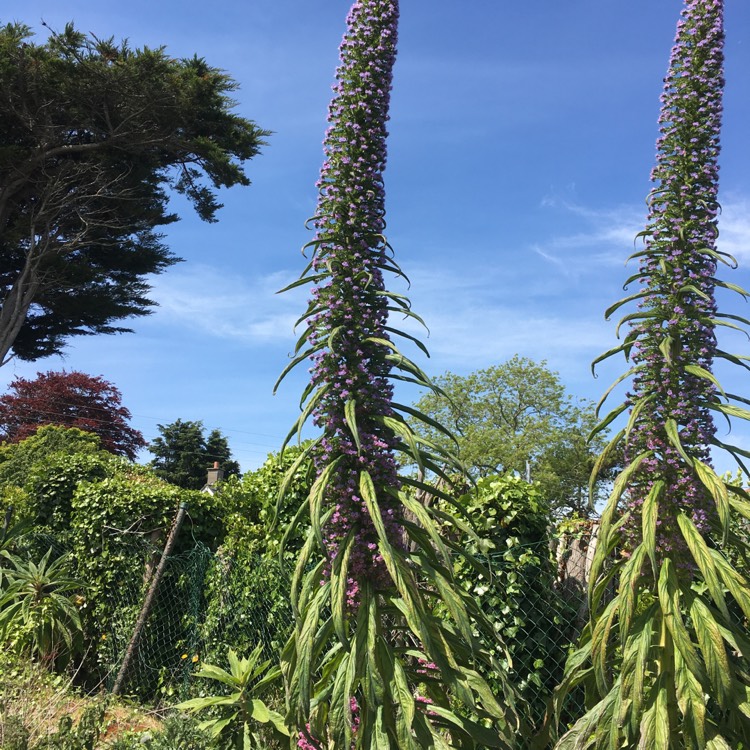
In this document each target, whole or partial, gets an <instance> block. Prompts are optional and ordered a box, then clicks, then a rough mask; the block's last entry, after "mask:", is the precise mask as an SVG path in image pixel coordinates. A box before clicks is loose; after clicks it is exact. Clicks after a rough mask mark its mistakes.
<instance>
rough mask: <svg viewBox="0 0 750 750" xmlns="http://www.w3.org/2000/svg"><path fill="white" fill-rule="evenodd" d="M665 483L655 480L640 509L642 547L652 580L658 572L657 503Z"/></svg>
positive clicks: (661, 496) (662, 495) (662, 494)
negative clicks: (648, 563) (650, 570)
mask: <svg viewBox="0 0 750 750" xmlns="http://www.w3.org/2000/svg"><path fill="white" fill-rule="evenodd" d="M665 488H666V483H665V482H664V480H663V479H657V480H656V481H655V482H654V483H653V485H652V486H651V489H650V490H649V493H648V495H646V499H645V500H644V501H643V507H642V508H641V531H642V534H643V547H644V549H645V550H646V552H647V554H648V558H649V560H651V568H652V570H653V573H654V579H656V578H657V576H658V572H657V567H656V522H657V519H658V516H659V503H660V502H661V499H662V498H663V497H664V490H665Z"/></svg>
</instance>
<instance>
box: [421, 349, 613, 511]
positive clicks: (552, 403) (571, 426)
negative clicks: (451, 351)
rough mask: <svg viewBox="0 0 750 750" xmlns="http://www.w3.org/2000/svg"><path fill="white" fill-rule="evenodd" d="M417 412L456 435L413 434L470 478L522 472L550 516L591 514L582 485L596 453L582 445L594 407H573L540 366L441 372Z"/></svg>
mask: <svg viewBox="0 0 750 750" xmlns="http://www.w3.org/2000/svg"><path fill="white" fill-rule="evenodd" d="M434 382H435V385H436V386H438V388H439V389H440V390H439V391H429V392H428V393H426V394H425V395H424V396H423V397H422V398H421V399H420V400H419V401H418V403H417V404H416V408H417V409H418V410H419V411H420V412H422V413H424V414H426V415H428V416H430V417H431V418H432V419H433V420H435V421H436V422H437V423H439V424H445V425H448V426H449V427H451V428H453V429H455V433H456V436H455V442H453V440H452V439H451V438H450V437H448V436H447V435H446V434H445V433H444V432H443V431H442V430H439V429H437V428H436V427H435V426H433V425H431V424H430V423H428V422H424V421H419V420H413V427H414V429H415V431H416V432H417V433H418V434H420V435H423V436H425V437H426V438H428V439H429V440H430V441H432V442H433V443H435V444H437V445H439V446H441V447H442V448H443V449H444V450H446V451H448V452H455V453H456V455H457V457H458V458H459V460H460V461H461V462H462V463H463V465H464V466H465V467H466V468H467V469H468V470H469V472H470V473H471V474H473V475H474V476H475V477H481V476H490V475H493V474H498V473H506V472H516V473H518V474H519V475H520V476H522V477H526V476H527V474H528V475H530V478H531V479H532V480H534V481H535V482H538V483H539V486H540V488H541V491H542V494H543V495H544V496H545V497H546V498H547V500H548V502H549V503H550V505H551V506H552V507H553V508H554V509H557V510H566V509H569V510H574V511H578V512H579V513H585V512H590V511H591V510H592V509H593V508H591V507H590V504H589V493H588V480H589V476H590V474H591V470H592V468H593V466H594V462H595V458H596V448H597V447H603V445H604V443H603V441H602V438H601V437H598V438H596V439H595V441H594V443H593V444H587V437H588V435H589V433H590V432H591V430H592V429H593V428H594V426H595V425H596V421H597V420H596V417H595V415H594V407H593V404H588V403H585V402H584V403H580V404H576V403H574V402H573V400H572V398H571V397H570V396H569V395H568V394H566V392H565V388H564V386H563V384H562V383H561V382H560V378H559V376H558V374H557V373H556V372H553V371H552V370H550V369H549V368H548V367H547V366H546V363H545V362H541V363H537V362H534V361H533V360H530V359H528V358H526V357H519V356H518V355H516V356H514V357H513V358H511V359H510V360H508V361H507V362H505V363H504V364H502V365H496V366H494V367H489V368H487V369H484V370H477V371H476V372H473V373H471V374H469V375H466V376H461V375H455V374H454V373H450V372H447V373H445V374H444V375H442V376H441V377H438V378H436V379H435V381H434Z"/></svg>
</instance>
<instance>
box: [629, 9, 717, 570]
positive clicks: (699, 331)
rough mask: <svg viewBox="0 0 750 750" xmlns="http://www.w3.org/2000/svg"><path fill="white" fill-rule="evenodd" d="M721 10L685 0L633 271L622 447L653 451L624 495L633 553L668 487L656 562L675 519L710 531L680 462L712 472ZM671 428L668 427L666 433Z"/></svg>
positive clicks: (675, 536) (666, 548) (673, 540)
mask: <svg viewBox="0 0 750 750" xmlns="http://www.w3.org/2000/svg"><path fill="white" fill-rule="evenodd" d="M723 42H724V30H723V2H722V0H688V1H687V2H686V6H685V8H684V9H683V11H682V14H681V17H680V21H679V23H678V26H677V36H676V40H675V44H674V47H673V49H672V54H671V59H670V67H669V73H668V75H667V77H666V78H665V79H664V84H665V85H664V93H663V94H662V97H661V102H662V109H661V115H660V118H659V124H660V131H661V135H660V137H659V139H658V141H657V163H656V167H655V168H654V170H653V172H652V175H651V178H652V181H653V182H655V183H656V187H655V188H654V189H653V190H652V192H651V196H650V207H651V210H650V214H649V220H648V225H647V229H646V232H645V237H646V240H645V242H646V248H645V252H644V254H643V255H642V259H641V264H640V275H641V278H640V283H641V284H642V285H643V287H644V288H643V290H642V291H643V292H644V293H645V296H644V297H643V299H642V300H641V303H640V307H639V313H641V314H642V316H643V317H641V318H640V319H639V322H638V323H637V324H636V325H634V326H633V330H632V333H633V334H635V343H634V345H633V349H634V354H633V361H634V363H635V364H636V365H639V366H640V370H639V372H638V373H637V375H636V377H635V378H634V383H633V388H632V392H631V393H629V394H628V398H629V401H630V403H631V404H632V406H633V408H637V407H638V405H639V403H640V402H643V401H647V404H646V405H645V408H643V409H642V410H641V411H640V413H639V416H638V418H637V419H636V420H635V424H634V427H633V429H632V431H631V433H630V435H629V437H628V441H627V445H626V459H627V460H628V461H632V460H633V459H635V458H636V456H638V455H640V454H642V453H644V452H650V455H649V457H648V458H646V460H644V461H643V463H642V464H641V467H640V469H639V471H638V472H637V473H636V475H635V477H634V480H633V481H632V483H631V484H630V487H629V496H628V503H629V507H630V510H631V512H632V519H633V522H632V523H631V525H630V527H629V535H630V542H631V544H634V543H636V540H637V539H638V538H639V536H640V527H641V513H640V511H641V507H642V505H643V502H644V500H645V499H646V497H647V496H648V494H649V492H650V491H651V488H652V486H653V484H654V482H655V481H657V480H661V481H663V482H664V483H665V492H664V495H663V498H662V500H661V502H660V505H659V518H658V521H657V524H658V528H657V537H656V538H657V546H658V548H659V552H660V554H662V555H667V554H673V553H678V555H677V556H678V557H679V552H680V550H681V549H682V546H681V544H680V542H679V541H678V540H679V539H680V534H679V531H678V529H677V522H676V519H677V515H678V513H681V512H686V513H688V514H689V515H690V516H691V517H692V519H693V521H694V522H695V523H696V525H697V527H698V528H699V529H700V530H701V531H703V532H706V531H707V530H708V520H709V517H710V515H711V513H712V503H711V502H710V496H709V495H708V493H707V492H706V490H705V489H704V487H703V485H702V484H701V482H700V481H699V479H698V477H697V476H696V474H695V472H694V470H693V469H692V468H691V467H690V465H689V462H688V461H686V460H685V458H684V457H683V455H682V453H681V451H680V450H679V448H678V445H676V444H675V443H676V441H675V440H674V432H675V431H673V430H671V429H670V427H671V425H672V424H674V426H675V427H676V432H677V434H678V435H679V444H680V445H681V447H682V449H683V450H684V452H685V454H686V455H687V456H688V457H689V458H691V459H698V460H700V461H702V462H703V463H709V461H710V459H709V451H708V447H707V446H708V443H709V442H710V440H711V438H712V437H713V435H714V431H715V428H714V424H713V420H712V417H711V413H710V410H709V407H708V405H709V404H710V403H711V402H714V401H715V400H716V398H717V393H716V387H715V386H714V385H713V383H712V382H711V380H710V379H708V378H707V377H705V374H702V372H703V371H709V372H710V370H711V367H712V363H713V358H714V355H715V352H716V337H715V333H714V323H713V320H714V318H715V313H716V303H715V297H714V287H715V278H714V274H715V272H716V260H715V258H716V255H715V245H716V239H717V236H718V231H717V213H718V209H719V206H718V202H717V190H718V171H719V167H718V163H717V160H718V155H719V132H720V125H721V113H722V90H723V85H724V80H723V68H722V65H723ZM672 420H673V422H672Z"/></svg>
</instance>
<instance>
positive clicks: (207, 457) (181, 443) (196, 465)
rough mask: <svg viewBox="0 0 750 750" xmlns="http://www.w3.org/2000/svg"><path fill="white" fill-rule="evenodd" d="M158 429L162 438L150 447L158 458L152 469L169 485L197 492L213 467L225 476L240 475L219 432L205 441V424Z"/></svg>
mask: <svg viewBox="0 0 750 750" xmlns="http://www.w3.org/2000/svg"><path fill="white" fill-rule="evenodd" d="M158 428H159V432H160V433H161V435H160V436H159V437H157V438H156V439H155V440H154V441H153V442H152V443H151V444H150V445H149V447H148V449H149V451H150V452H151V453H152V454H153V455H154V456H155V458H154V460H153V461H152V462H151V464H150V465H151V467H152V468H153V469H154V472H155V473H156V475H157V476H159V477H161V478H162V479H165V480H166V481H167V482H171V483H172V484H176V485H177V486H178V487H184V488H185V489H188V490H198V489H200V488H201V487H203V485H204V484H205V483H206V470H207V469H208V468H209V467H211V466H213V465H214V463H218V464H219V468H220V469H222V470H223V471H224V475H225V476H232V475H237V474H239V470H240V467H239V464H238V463H237V462H236V461H234V460H233V459H232V453H231V450H230V449H229V443H228V442H227V439H226V438H225V437H224V436H223V435H222V434H221V432H219V430H212V431H211V433H210V434H209V436H208V438H206V436H205V434H204V427H203V422H200V421H189V420H187V421H184V422H183V421H182V420H181V419H178V420H176V421H175V422H171V423H170V424H167V425H161V424H160V425H158Z"/></svg>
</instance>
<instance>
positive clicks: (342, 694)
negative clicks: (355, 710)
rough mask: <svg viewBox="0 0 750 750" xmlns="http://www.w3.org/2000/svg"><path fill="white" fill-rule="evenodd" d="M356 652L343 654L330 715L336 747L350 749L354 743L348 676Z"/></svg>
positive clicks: (334, 685)
mask: <svg viewBox="0 0 750 750" xmlns="http://www.w3.org/2000/svg"><path fill="white" fill-rule="evenodd" d="M356 658H357V655H356V652H354V653H351V652H346V651H344V652H342V653H341V654H340V658H339V661H338V668H337V669H336V675H335V677H334V680H333V688H332V690H331V704H330V705H331V707H330V711H329V714H328V718H329V724H330V728H331V729H330V733H331V739H332V740H333V742H334V743H335V745H336V747H347V748H348V747H350V746H351V743H352V720H351V713H352V712H351V698H352V695H351V683H350V681H349V678H348V675H349V671H350V667H351V664H352V662H353V661H356Z"/></svg>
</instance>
